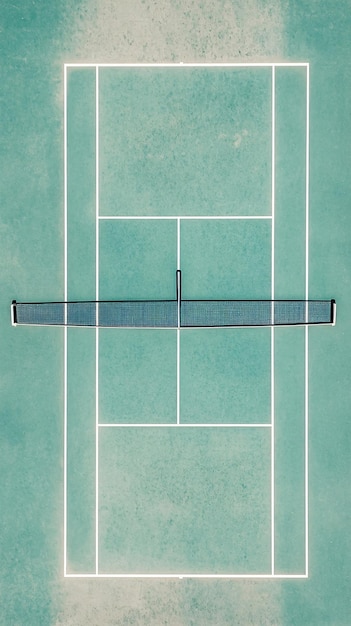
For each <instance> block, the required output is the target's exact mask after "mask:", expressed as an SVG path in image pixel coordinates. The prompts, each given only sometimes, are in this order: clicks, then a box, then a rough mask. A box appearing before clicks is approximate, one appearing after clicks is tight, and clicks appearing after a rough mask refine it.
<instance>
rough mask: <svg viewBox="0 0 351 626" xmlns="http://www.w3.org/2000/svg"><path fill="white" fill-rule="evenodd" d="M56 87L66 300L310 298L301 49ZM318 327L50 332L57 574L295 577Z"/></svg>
mask: <svg viewBox="0 0 351 626" xmlns="http://www.w3.org/2000/svg"><path fill="white" fill-rule="evenodd" d="M64 85H65V127H64V146H65V155H64V159H65V161H64V166H65V300H66V301H79V300H96V301H98V300H124V299H126V300H128V299H131V300H132V299H136V300H138V299H140V300H149V299H165V300H168V299H173V298H174V297H175V288H176V285H175V276H176V271H177V270H181V271H182V294H183V297H184V298H188V299H199V300H204V299H252V300H255V299H267V300H269V299H272V300H274V299H290V298H291V299H306V300H308V299H309V295H310V285H309V276H308V267H309V205H308V203H309V173H308V163H309V65H308V64H307V63H282V64H279V63H262V64H259V63H256V64H249V63H248V64H245V65H243V64H242V65H241V64H218V65H213V64H193V65H191V64H190V65H189V64H188V65H186V64H177V65H172V64H168V65H167V64H165V65H156V64H155V65H153V64H150V65H76V64H68V65H66V66H65V69H64ZM312 292H313V293H312V295H313V297H319V298H329V297H331V296H332V295H333V294H329V293H328V294H325V293H317V294H316V293H314V291H313V286H312ZM54 332H55V331H54ZM325 332H333V331H332V330H331V329H327V328H311V329H309V328H308V327H307V326H306V327H292V328H274V327H273V328H260V327H257V328H238V329H229V328H228V329H227V328H220V329H218V328H213V329H179V328H176V329H174V328H170V329H162V330H160V329H120V328H97V329H90V328H79V329H77V328H65V329H64V424H65V431H64V512H63V515H64V559H63V561H64V575H65V576H66V577H120V578H127V577H129V578H130V577H157V578H159V577H161V578H162V577H164V578H167V577H184V578H185V577H192V578H195V577H199V578H201V577H202V578H306V577H308V575H309V506H308V505H309V478H308V471H309V459H308V451H309V442H308V434H309V428H308V420H309V401H308V397H309V375H308V372H309V337H310V335H311V334H312V333H313V334H318V333H325Z"/></svg>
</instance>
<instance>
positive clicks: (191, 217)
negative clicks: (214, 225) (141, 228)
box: [99, 215, 272, 220]
mask: <svg viewBox="0 0 351 626" xmlns="http://www.w3.org/2000/svg"><path fill="white" fill-rule="evenodd" d="M179 219H181V220H270V219H272V216H271V215H99V220H179Z"/></svg>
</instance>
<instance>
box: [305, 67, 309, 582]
mask: <svg viewBox="0 0 351 626" xmlns="http://www.w3.org/2000/svg"><path fill="white" fill-rule="evenodd" d="M309 161H310V72H309V66H307V68H306V268H305V271H306V293H305V298H306V300H308V292H309ZM308 350H309V341H308V326H306V327H305V572H306V576H308V570H309V556H308V552H309V537H308V533H309V519H308V515H309V513H308V512H309V491H308V489H309V486H308V482H309V476H308V472H309V468H308V463H309V461H308V424H309V404H308V395H309V385H308V383H309V381H308V366H309V354H308Z"/></svg>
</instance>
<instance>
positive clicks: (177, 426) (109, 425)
mask: <svg viewBox="0 0 351 626" xmlns="http://www.w3.org/2000/svg"><path fill="white" fill-rule="evenodd" d="M99 427H100V428H271V424H270V423H267V424H210V423H206V424H179V423H177V424H101V423H100V424H99Z"/></svg>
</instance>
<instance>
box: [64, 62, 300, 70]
mask: <svg viewBox="0 0 351 626" xmlns="http://www.w3.org/2000/svg"><path fill="white" fill-rule="evenodd" d="M308 65H309V63H307V62H305V61H303V62H295V63H294V62H290V63H289V62H286V63H284V62H281V63H279V62H277V63H274V62H271V63H268V62H266V63H265V62H262V63H254V62H253V63H184V62H183V61H179V62H178V63H65V67H82V68H84V67H121V68H123V67H140V68H143V67H173V68H175V69H182V68H186V67H243V68H246V67H308Z"/></svg>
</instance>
